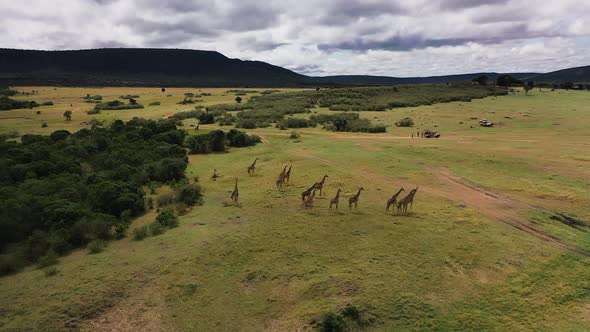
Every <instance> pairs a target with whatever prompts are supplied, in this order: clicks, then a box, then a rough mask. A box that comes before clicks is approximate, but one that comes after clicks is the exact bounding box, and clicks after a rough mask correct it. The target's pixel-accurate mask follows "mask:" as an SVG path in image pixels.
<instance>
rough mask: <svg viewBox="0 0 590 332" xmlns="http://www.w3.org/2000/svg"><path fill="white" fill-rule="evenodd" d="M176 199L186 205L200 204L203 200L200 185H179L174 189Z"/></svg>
mask: <svg viewBox="0 0 590 332" xmlns="http://www.w3.org/2000/svg"><path fill="white" fill-rule="evenodd" d="M176 201H177V202H181V203H184V204H186V205H188V206H192V205H196V204H201V203H202V201H203V193H202V192H201V186H199V185H198V184H194V183H193V184H187V185H185V186H182V187H180V188H179V189H177V191H176Z"/></svg>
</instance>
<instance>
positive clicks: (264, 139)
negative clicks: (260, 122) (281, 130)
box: [258, 135, 270, 144]
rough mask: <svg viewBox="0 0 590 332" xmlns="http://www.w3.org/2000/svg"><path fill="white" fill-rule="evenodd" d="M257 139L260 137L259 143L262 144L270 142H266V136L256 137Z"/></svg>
mask: <svg viewBox="0 0 590 332" xmlns="http://www.w3.org/2000/svg"><path fill="white" fill-rule="evenodd" d="M258 137H260V141H261V142H262V143H265V144H268V143H270V141H269V140H268V138H266V136H262V135H258Z"/></svg>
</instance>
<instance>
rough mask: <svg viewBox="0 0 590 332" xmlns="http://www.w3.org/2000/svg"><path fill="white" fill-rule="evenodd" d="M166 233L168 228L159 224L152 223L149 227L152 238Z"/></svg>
mask: <svg viewBox="0 0 590 332" xmlns="http://www.w3.org/2000/svg"><path fill="white" fill-rule="evenodd" d="M165 231H166V227H164V226H162V224H160V223H158V222H154V223H151V224H150V225H149V233H150V235H151V236H158V235H160V234H162V233H164V232H165Z"/></svg>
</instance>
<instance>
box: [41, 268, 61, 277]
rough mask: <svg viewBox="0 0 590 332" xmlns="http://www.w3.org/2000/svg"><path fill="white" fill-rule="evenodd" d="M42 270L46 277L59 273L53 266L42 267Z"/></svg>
mask: <svg viewBox="0 0 590 332" xmlns="http://www.w3.org/2000/svg"><path fill="white" fill-rule="evenodd" d="M43 272H44V273H45V276H46V277H53V276H55V275H57V274H58V273H59V270H58V269H57V267H55V266H50V267H47V268H45V269H43Z"/></svg>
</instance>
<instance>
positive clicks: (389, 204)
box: [385, 187, 405, 213]
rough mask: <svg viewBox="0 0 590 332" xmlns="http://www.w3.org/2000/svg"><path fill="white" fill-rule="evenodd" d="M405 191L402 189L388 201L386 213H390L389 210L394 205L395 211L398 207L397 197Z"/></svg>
mask: <svg viewBox="0 0 590 332" xmlns="http://www.w3.org/2000/svg"><path fill="white" fill-rule="evenodd" d="M404 190H405V189H404V187H401V188H400V190H399V191H398V192H397V193H395V194H393V196H391V198H390V199H389V200H388V201H387V206H386V207H385V213H387V212H389V208H390V207H391V206H392V205H393V209H394V210H395V206H396V205H397V197H398V196H399V194H401V192H402V191H404Z"/></svg>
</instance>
